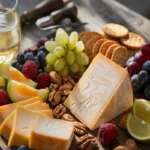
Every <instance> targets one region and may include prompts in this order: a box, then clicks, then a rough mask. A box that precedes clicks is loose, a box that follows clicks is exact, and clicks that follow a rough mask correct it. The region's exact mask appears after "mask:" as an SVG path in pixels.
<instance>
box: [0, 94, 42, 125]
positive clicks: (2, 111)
mask: <svg viewBox="0 0 150 150" xmlns="http://www.w3.org/2000/svg"><path fill="white" fill-rule="evenodd" d="M36 101H42V99H41V97H39V96H37V97H34V98H30V99H27V100H24V101H20V102H17V103H12V104H8V105H4V106H1V107H0V125H1V124H2V122H3V121H4V120H5V119H6V118H7V117H8V116H9V115H10V114H11V113H12V112H13V111H14V110H15V109H16V107H17V106H18V105H20V106H26V105H28V104H31V103H34V102H36Z"/></svg>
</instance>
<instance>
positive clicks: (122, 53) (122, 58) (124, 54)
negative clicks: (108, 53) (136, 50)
mask: <svg viewBox="0 0 150 150" xmlns="http://www.w3.org/2000/svg"><path fill="white" fill-rule="evenodd" d="M128 58H129V54H128V49H127V48H126V47H124V46H118V47H116V48H115V49H114V51H113V54H112V57H111V60H112V61H114V62H115V63H117V64H118V65H120V66H122V67H125V66H126V62H127V60H128Z"/></svg>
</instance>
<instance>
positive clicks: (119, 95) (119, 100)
mask: <svg viewBox="0 0 150 150" xmlns="http://www.w3.org/2000/svg"><path fill="white" fill-rule="evenodd" d="M64 104H65V106H66V107H67V108H68V109H69V110H70V111H71V112H72V114H73V115H74V116H75V117H76V118H77V119H79V120H80V121H81V122H82V123H84V124H85V125H86V126H87V127H88V128H89V129H90V130H94V129H96V128H98V127H99V126H100V125H101V124H102V123H106V122H108V121H110V120H111V119H113V118H115V117H116V116H117V115H119V114H121V113H122V112H124V111H126V110H127V109H129V108H131V107H132V104H133V92H132V86H131V82H130V78H129V75H128V72H127V71H126V70H125V69H123V68H121V67H120V66H118V65H117V64H115V63H114V62H112V61H111V60H110V59H108V58H106V57H105V56H104V55H102V54H98V55H97V56H96V57H95V58H94V60H93V61H92V63H91V65H90V66H89V68H88V69H87V70H86V72H85V73H84V74H83V76H82V78H81V79H80V81H79V82H78V84H77V85H76V86H75V88H74V90H73V91H72V93H71V94H70V95H69V97H68V98H67V99H66V101H65V103H64Z"/></svg>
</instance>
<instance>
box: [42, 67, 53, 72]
mask: <svg viewBox="0 0 150 150" xmlns="http://www.w3.org/2000/svg"><path fill="white" fill-rule="evenodd" d="M44 71H46V72H51V71H54V66H50V65H46V67H45V68H44Z"/></svg>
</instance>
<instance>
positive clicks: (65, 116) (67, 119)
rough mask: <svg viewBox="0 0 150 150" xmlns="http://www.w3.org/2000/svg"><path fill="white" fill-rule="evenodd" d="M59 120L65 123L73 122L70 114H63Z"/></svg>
mask: <svg viewBox="0 0 150 150" xmlns="http://www.w3.org/2000/svg"><path fill="white" fill-rule="evenodd" d="M61 119H63V120H66V121H71V122H74V118H73V116H71V115H70V114H64V115H63V116H62V117H61Z"/></svg>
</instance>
